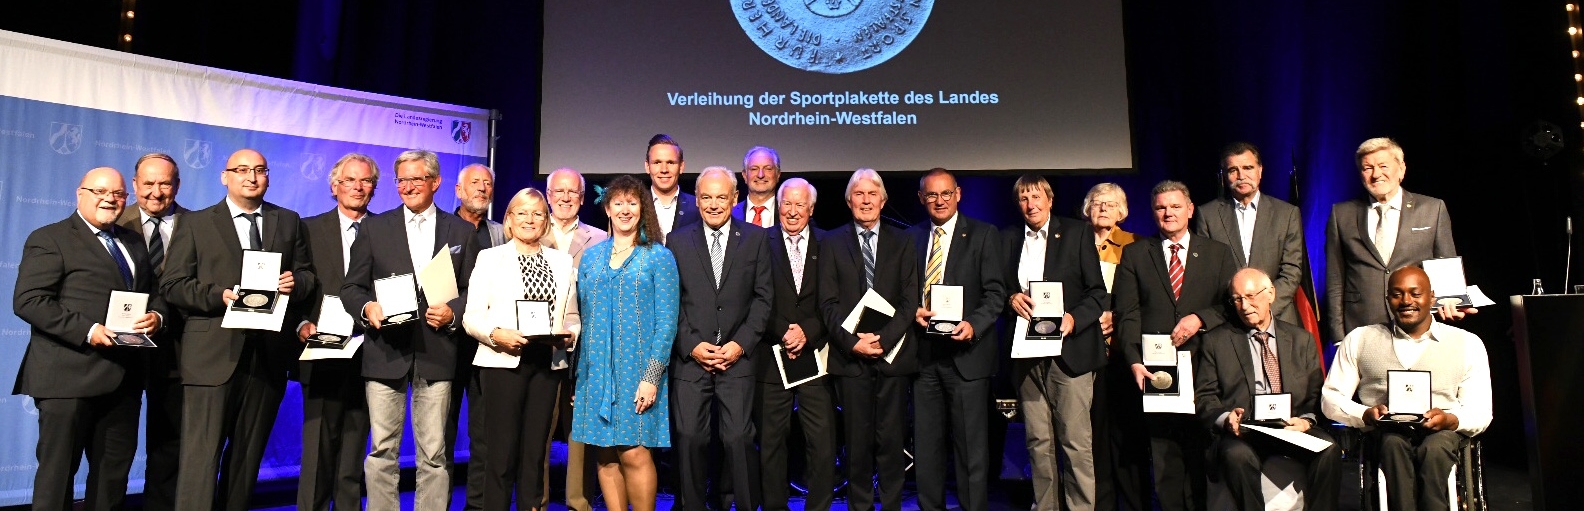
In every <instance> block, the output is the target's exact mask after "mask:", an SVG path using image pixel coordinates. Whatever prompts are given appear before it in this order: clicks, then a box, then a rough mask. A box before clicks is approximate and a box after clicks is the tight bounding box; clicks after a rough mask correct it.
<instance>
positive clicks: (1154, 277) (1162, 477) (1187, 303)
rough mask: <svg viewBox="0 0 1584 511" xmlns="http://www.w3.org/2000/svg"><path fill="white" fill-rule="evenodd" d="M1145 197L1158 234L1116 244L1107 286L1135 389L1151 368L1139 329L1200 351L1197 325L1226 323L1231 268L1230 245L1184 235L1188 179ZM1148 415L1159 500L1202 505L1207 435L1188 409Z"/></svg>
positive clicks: (1170, 506)
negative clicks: (1118, 251)
mask: <svg viewBox="0 0 1584 511" xmlns="http://www.w3.org/2000/svg"><path fill="white" fill-rule="evenodd" d="M1151 197H1153V201H1152V202H1153V211H1154V213H1155V225H1156V226H1157V227H1158V228H1160V234H1159V236H1156V237H1148V238H1140V239H1139V241H1137V242H1135V243H1133V244H1131V245H1128V246H1126V247H1123V248H1122V263H1121V264H1120V265H1118V266H1117V272H1116V281H1115V283H1114V285H1113V288H1112V292H1113V293H1115V303H1116V317H1117V335H1118V337H1117V339H1118V341H1119V342H1121V343H1122V346H1123V349H1124V350H1126V353H1125V355H1126V357H1127V361H1128V362H1129V363H1130V364H1131V366H1132V371H1133V379H1134V382H1135V383H1137V384H1138V389H1139V391H1141V392H1142V391H1143V389H1144V380H1145V379H1146V378H1147V377H1148V376H1149V375H1150V371H1149V370H1148V369H1145V367H1144V364H1143V336H1144V334H1146V333H1149V334H1170V335H1171V341H1172V344H1173V345H1176V346H1177V349H1179V350H1184V351H1187V352H1189V353H1190V354H1192V353H1196V352H1198V351H1199V337H1200V336H1199V334H1200V332H1202V331H1205V330H1211V329H1214V328H1216V327H1218V326H1221V324H1222V323H1225V322H1226V316H1225V309H1226V305H1227V282H1229V281H1231V280H1232V274H1233V273H1235V272H1236V271H1237V266H1236V265H1235V263H1233V256H1232V249H1231V248H1229V247H1227V246H1226V245H1225V244H1222V243H1221V242H1218V241H1215V240H1212V239H1209V238H1202V237H1197V236H1192V235H1189V234H1188V221H1189V219H1190V218H1193V212H1194V208H1193V201H1192V199H1191V198H1190V197H1189V196H1188V187H1187V186H1185V185H1183V184H1182V183H1179V182H1176V181H1162V182H1161V183H1160V184H1158V185H1155V189H1154V190H1153V191H1152V193H1151ZM1181 387H1182V388H1184V389H1186V388H1187V385H1186V384H1183V385H1182V386H1181ZM1146 415H1147V417H1146V418H1145V422H1147V427H1148V428H1149V435H1150V451H1151V457H1152V458H1153V459H1154V463H1155V493H1156V495H1157V496H1158V497H1159V499H1160V502H1161V506H1162V507H1163V508H1165V509H1166V510H1168V511H1173V510H1183V509H1186V510H1195V511H1197V510H1202V509H1204V508H1205V493H1204V485H1205V472H1204V449H1205V445H1206V443H1207V442H1208V440H1209V439H1208V438H1207V437H1206V432H1205V430H1204V428H1203V427H1201V426H1200V425H1199V423H1198V422H1196V421H1195V420H1194V417H1193V416H1192V415H1180V414H1167V413H1154V414H1146Z"/></svg>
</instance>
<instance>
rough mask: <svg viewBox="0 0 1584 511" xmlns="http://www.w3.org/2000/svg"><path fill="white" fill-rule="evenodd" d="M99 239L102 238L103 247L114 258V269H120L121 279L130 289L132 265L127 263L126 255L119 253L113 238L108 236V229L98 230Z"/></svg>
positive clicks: (119, 250)
mask: <svg viewBox="0 0 1584 511" xmlns="http://www.w3.org/2000/svg"><path fill="white" fill-rule="evenodd" d="M99 239H101V240H104V243H105V248H106V249H108V250H110V258H111V259H114V260H115V263H116V269H118V270H121V281H122V282H124V283H126V287H127V289H131V288H132V265H129V264H127V260H126V256H124V255H121V249H120V248H119V247H117V246H116V242H115V238H114V237H112V236H110V230H109V229H106V230H103V231H99Z"/></svg>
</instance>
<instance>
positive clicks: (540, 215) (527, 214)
mask: <svg viewBox="0 0 1584 511" xmlns="http://www.w3.org/2000/svg"><path fill="white" fill-rule="evenodd" d="M511 217H512V218H515V219H517V221H519V222H521V221H523V220H528V219H530V218H537V219H540V220H543V219H544V218H545V214H544V212H543V211H539V210H537V209H536V210H533V211H513V212H511Z"/></svg>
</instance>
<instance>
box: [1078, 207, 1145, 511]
mask: <svg viewBox="0 0 1584 511" xmlns="http://www.w3.org/2000/svg"><path fill="white" fill-rule="evenodd" d="M1079 213H1081V214H1082V215H1083V218H1084V220H1085V221H1087V222H1089V227H1090V229H1092V230H1093V231H1094V245H1095V250H1096V251H1098V252H1099V253H1100V273H1101V275H1102V276H1104V277H1105V286H1106V293H1107V294H1106V303H1105V305H1106V307H1105V310H1104V311H1102V312H1101V313H1100V331H1101V333H1102V334H1104V335H1105V336H1106V339H1105V341H1106V346H1107V349H1106V351H1107V354H1108V355H1109V357H1110V361H1111V363H1110V364H1108V365H1109V366H1110V367H1109V368H1108V367H1101V368H1100V369H1099V370H1097V371H1095V382H1096V384H1095V394H1094V403H1093V404H1092V406H1091V408H1090V413H1089V418H1090V420H1092V421H1093V427H1092V430H1093V431H1094V446H1095V448H1094V456H1095V509H1116V507H1117V506H1116V499H1119V498H1121V499H1126V500H1127V503H1128V506H1126V508H1128V509H1143V505H1145V504H1147V502H1141V501H1140V498H1141V496H1142V495H1148V494H1147V493H1141V492H1147V491H1149V489H1150V487H1151V485H1153V484H1154V482H1153V480H1152V479H1150V472H1149V448H1148V447H1149V442H1148V441H1146V438H1145V437H1144V436H1143V433H1142V432H1139V431H1133V430H1132V429H1130V428H1136V425H1138V424H1142V421H1143V418H1142V417H1140V415H1142V409H1141V408H1140V407H1142V406H1143V405H1142V404H1141V403H1140V402H1139V401H1138V399H1137V398H1133V399H1123V398H1124V397H1126V396H1129V395H1130V394H1129V393H1128V392H1125V390H1126V389H1127V388H1131V387H1132V386H1133V375H1132V373H1129V372H1128V371H1127V363H1126V362H1124V361H1123V358H1122V350H1121V349H1119V348H1114V347H1112V337H1111V334H1112V333H1113V330H1114V329H1115V326H1114V324H1113V323H1112V314H1111V300H1110V293H1111V286H1112V283H1113V282H1115V276H1116V268H1117V264H1120V263H1121V262H1122V247H1125V246H1127V245H1128V244H1130V243H1133V239H1134V235H1133V233H1131V232H1127V231H1124V230H1122V221H1123V220H1126V219H1127V216H1128V207H1127V192H1124V191H1122V187H1121V186H1118V185H1117V184H1116V183H1100V184H1097V185H1095V186H1094V188H1090V189H1089V193H1088V194H1086V195H1084V200H1083V211H1080V212H1079ZM1112 389H1117V390H1115V391H1113V390H1112ZM1136 394H1138V392H1137V391H1132V394H1131V395H1136ZM1108 425H1109V427H1108ZM1129 440H1132V443H1131V444H1129V443H1128V442H1129Z"/></svg>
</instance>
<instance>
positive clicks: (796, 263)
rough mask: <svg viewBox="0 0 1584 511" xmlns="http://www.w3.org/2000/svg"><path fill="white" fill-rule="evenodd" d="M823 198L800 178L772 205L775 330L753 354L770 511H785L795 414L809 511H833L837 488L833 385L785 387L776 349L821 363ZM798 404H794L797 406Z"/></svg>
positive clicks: (818, 383)
mask: <svg viewBox="0 0 1584 511" xmlns="http://www.w3.org/2000/svg"><path fill="white" fill-rule="evenodd" d="M817 198H818V192H816V191H815V190H814V186H813V185H810V184H809V182H808V181H805V180H803V179H802V178H796V177H795V178H792V179H789V180H787V181H786V182H785V183H783V184H782V185H781V189H780V191H779V192H778V193H777V197H776V199H775V201H776V203H777V204H780V206H781V208H780V209H779V210H778V211H777V213H779V214H780V217H781V218H780V222H778V225H777V226H776V227H772V228H770V265H771V269H772V275H771V277H772V278H773V279H774V281H775V300H774V307H773V308H772V310H771V314H770V326H769V327H768V328H766V329H765V334H764V339H763V340H762V341H760V342H759V347H758V353H755V354H754V365H755V366H756V367H755V368H754V373H755V374H757V375H758V376H759V390H758V393H757V394H758V396H757V405H758V406H756V407H755V408H754V409H755V411H756V412H757V415H758V417H757V420H756V421H755V422H756V423H757V424H758V425H759V465H760V470H761V471H762V475H763V478H762V479H761V481H762V482H763V490H762V493H763V497H764V498H763V499H762V500H763V502H762V504H761V507H762V508H764V509H765V510H766V511H787V509H788V508H787V498H788V495H787V484H788V480H789V478H788V476H787V437H788V436H789V434H790V433H791V431H792V410H793V409H796V410H797V415H798V419H799V420H801V421H802V424H803V444H804V446H806V447H807V448H808V452H807V456H806V458H805V461H806V463H804V465H803V466H804V467H805V470H806V473H805V474H804V475H805V482H806V483H807V484H806V486H807V487H808V499H807V500H805V501H804V503H803V508H804V509H807V510H809V511H826V510H829V509H830V506H831V500H832V498H833V497H834V491H835V488H836V487H835V483H836V406H835V404H834V403H832V399H833V396H832V395H831V388H830V386H829V385H827V384H826V381H827V380H829V378H825V377H820V378H816V379H814V380H811V381H808V382H805V383H802V384H799V385H798V386H796V387H792V388H790V389H788V388H786V386H785V384H784V383H783V382H782V380H781V371H780V370H779V369H778V368H777V365H776V357H777V355H776V353H775V350H774V349H773V347H774V346H778V345H779V346H781V350H782V351H783V352H785V353H787V356H788V357H791V358H793V359H806V357H818V356H819V353H818V352H819V351H820V350H821V349H824V348H825V345H826V344H825V342H826V338H825V330H826V326H825V321H824V318H823V317H821V315H820V311H819V297H818V289H817V288H818V287H819V259H818V255H817V254H818V253H819V247H820V245H819V238H823V237H824V236H825V233H824V232H823V231H820V230H819V229H816V228H814V226H813V225H810V224H809V215H810V214H812V213H813V212H814V202H815V200H816V199H817ZM794 400H796V404H795V405H794V404H793V401H794Z"/></svg>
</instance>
